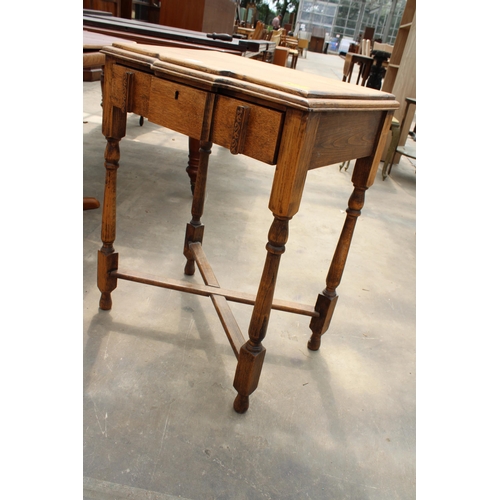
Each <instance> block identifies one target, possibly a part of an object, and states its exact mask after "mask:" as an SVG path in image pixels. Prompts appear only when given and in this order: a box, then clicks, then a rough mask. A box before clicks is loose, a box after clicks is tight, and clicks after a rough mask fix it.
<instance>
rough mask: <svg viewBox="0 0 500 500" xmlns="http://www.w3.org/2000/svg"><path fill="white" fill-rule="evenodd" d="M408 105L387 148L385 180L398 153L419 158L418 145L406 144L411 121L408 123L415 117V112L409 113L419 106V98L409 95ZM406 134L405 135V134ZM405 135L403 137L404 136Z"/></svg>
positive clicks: (384, 168)
mask: <svg viewBox="0 0 500 500" xmlns="http://www.w3.org/2000/svg"><path fill="white" fill-rule="evenodd" d="M405 101H406V105H405V110H404V113H403V119H402V120H401V126H400V127H399V128H397V129H395V130H393V134H395V136H393V140H392V141H391V145H390V146H389V149H388V150H387V155H386V160H385V162H384V167H383V169H382V178H383V179H384V180H385V179H386V178H387V176H388V175H390V174H391V169H392V164H393V163H394V159H395V157H396V155H397V154H399V155H402V156H407V157H409V158H413V159H414V160H416V159H417V148H416V146H412V145H411V144H408V145H407V144H406V142H407V137H408V135H407V133H406V132H405V131H408V130H409V127H410V125H411V123H408V122H409V121H410V120H412V119H413V113H411V114H410V113H408V111H409V110H410V107H411V106H413V105H414V106H415V109H416V107H417V100H416V99H413V98H411V97H407V98H406V99H405ZM403 134H404V135H403ZM402 135H403V137H402Z"/></svg>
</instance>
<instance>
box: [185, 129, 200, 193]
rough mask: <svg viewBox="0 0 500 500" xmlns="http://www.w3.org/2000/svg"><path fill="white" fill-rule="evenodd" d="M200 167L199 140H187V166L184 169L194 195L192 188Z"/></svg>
mask: <svg viewBox="0 0 500 500" xmlns="http://www.w3.org/2000/svg"><path fill="white" fill-rule="evenodd" d="M199 165H200V140H199V139H193V138H192V137H190V138H189V155H188V166H187V167H186V172H187V174H188V176H189V181H190V183H191V192H192V193H193V194H194V187H195V185H196V177H197V174H198V168H199Z"/></svg>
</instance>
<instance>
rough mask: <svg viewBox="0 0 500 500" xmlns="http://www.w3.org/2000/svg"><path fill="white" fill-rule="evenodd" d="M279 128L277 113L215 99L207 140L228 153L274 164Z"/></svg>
mask: <svg viewBox="0 0 500 500" xmlns="http://www.w3.org/2000/svg"><path fill="white" fill-rule="evenodd" d="M242 117H243V118H242ZM282 126H283V113H282V112H281V111H276V110H274V109H269V108H265V107H263V106H259V105H256V104H250V103H248V102H245V101H240V100H238V99H233V98H229V97H226V96H217V100H216V104H215V110H214V115H213V121H212V136H211V140H212V142H214V143H215V144H218V145H220V146H222V147H225V148H227V149H229V150H231V151H232V152H235V153H236V152H237V153H241V154H244V155H246V156H250V157H251V158H255V159H256V160H259V161H262V162H264V163H268V164H270V165H274V164H275V163H276V160H277V156H278V148H279V139H280V136H281V129H282ZM235 141H236V142H238V143H239V144H238V146H237V147H235V145H234V144H235Z"/></svg>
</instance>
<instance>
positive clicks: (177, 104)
mask: <svg viewBox="0 0 500 500" xmlns="http://www.w3.org/2000/svg"><path fill="white" fill-rule="evenodd" d="M207 98H208V93H207V92H206V91H203V90H198V89H193V88H191V87H187V86H185V85H181V84H179V83H174V82H169V81H167V80H162V79H161V78H155V77H153V79H152V82H151V95H150V101H149V112H148V115H147V117H148V119H149V120H150V121H152V122H153V123H156V124H157V125H161V126H163V127H166V128H169V129H171V130H175V131H176V132H179V133H180V134H184V135H187V136H189V137H192V138H193V139H201V138H202V131H203V121H204V119H205V110H206V109H207V106H206V104H207ZM207 111H208V109H207Z"/></svg>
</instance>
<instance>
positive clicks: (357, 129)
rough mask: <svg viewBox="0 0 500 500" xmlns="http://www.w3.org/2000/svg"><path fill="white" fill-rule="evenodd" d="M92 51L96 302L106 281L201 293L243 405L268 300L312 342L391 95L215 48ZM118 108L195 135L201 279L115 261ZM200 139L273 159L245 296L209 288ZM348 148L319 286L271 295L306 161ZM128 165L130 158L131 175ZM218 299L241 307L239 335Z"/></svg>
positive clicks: (256, 372) (188, 248) (206, 151)
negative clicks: (304, 328)
mask: <svg viewBox="0 0 500 500" xmlns="http://www.w3.org/2000/svg"><path fill="white" fill-rule="evenodd" d="M104 52H105V54H106V65H105V76H104V85H105V90H104V102H103V134H104V135H105V137H106V140H107V146H106V149H105V167H106V182H105V186H106V187H105V194H104V201H103V212H102V232H101V236H102V247H101V249H100V250H99V252H98V287H99V289H100V291H101V299H100V302H99V306H100V308H101V309H104V310H109V309H111V306H112V302H111V293H112V291H113V290H114V289H115V288H116V287H117V282H118V279H124V280H128V281H133V282H137V283H142V284H148V285H153V286H158V287H162V288H167V289H174V290H178V291H183V292H188V293H194V294H198V295H204V296H209V297H210V298H211V300H212V302H213V303H214V306H215V308H216V310H217V314H218V315H219V318H220V319H221V322H222V325H223V328H224V330H225V332H226V335H227V337H228V339H229V342H230V344H231V347H232V349H233V351H234V353H235V356H236V357H237V367H236V373H235V377H234V382H233V385H234V388H235V389H236V391H237V396H236V399H235V401H234V404H233V407H234V409H235V411H237V412H239V413H243V412H245V411H246V410H247V409H248V406H249V396H250V394H252V393H253V392H254V391H255V389H256V388H257V385H258V381H259V377H260V373H261V369H262V366H263V362H264V356H265V348H264V346H263V345H262V341H263V340H264V337H265V335H266V331H267V326H268V322H269V317H270V314H271V309H273V308H274V309H279V310H282V311H288V312H291V313H295V314H302V315H306V316H309V317H311V321H310V328H311V331H312V335H311V338H310V340H309V343H308V347H309V349H311V350H317V349H319V347H320V343H321V336H322V335H323V334H324V333H325V332H326V330H327V329H328V327H329V325H330V321H331V318H332V315H333V312H334V309H335V305H336V303H337V299H338V296H337V287H338V286H339V284H340V280H341V277H342V274H343V271H344V266H345V262H346V259H347V255H348V252H349V247H350V243H351V239H352V236H353V232H354V227H355V224H356V220H357V218H358V217H359V215H360V213H361V208H362V207H363V204H364V197H365V191H366V189H367V188H368V187H369V186H371V184H373V181H374V178H375V175H376V173H377V168H378V164H379V162H380V158H381V155H382V150H383V145H384V143H385V138H386V136H387V132H388V130H389V127H390V124H391V119H392V116H393V114H394V110H395V109H396V108H397V107H398V103H397V102H396V101H395V100H394V96H392V95H391V94H387V93H383V92H380V91H377V90H372V89H367V88H365V87H361V86H356V85H350V84H346V83H343V82H338V81H335V80H331V79H328V78H322V77H318V76H315V77H314V78H311V76H310V75H309V74H306V73H302V72H300V71H297V70H292V69H289V68H283V67H279V66H275V65H269V66H268V67H266V71H265V72H263V71H262V63H260V62H258V61H254V60H251V59H246V58H243V57H236V56H234V55H231V54H224V53H220V52H207V51H198V50H190V49H173V48H162V47H152V46H145V45H138V46H135V47H134V48H133V50H131V49H130V48H128V47H127V46H126V45H120V44H114V45H113V46H112V47H106V48H105V49H104ZM128 112H133V113H136V114H139V115H143V116H146V117H148V119H149V120H150V121H151V122H153V123H156V124H158V125H161V126H164V127H167V128H169V129H172V130H175V131H177V132H179V133H181V134H185V135H187V136H189V137H193V138H196V139H198V140H199V141H200V145H201V148H200V152H201V155H200V164H199V171H198V179H197V182H196V186H195V191H194V196H193V202H192V208H191V221H190V222H189V223H188V224H187V227H186V234H185V240H184V256H185V257H186V265H185V268H184V273H185V274H186V275H193V274H194V273H195V268H196V266H197V267H198V269H199V271H200V274H201V277H202V279H203V281H204V284H194V283H192V282H186V281H182V280H176V279H168V278H162V277H158V276H148V275H146V274H143V273H141V272H140V270H138V271H127V270H123V269H119V266H118V253H117V252H116V250H115V248H114V242H115V233H116V196H117V193H116V182H117V172H118V167H119V160H120V147H119V143H120V140H121V139H122V138H123V137H125V135H126V124H127V113H128ZM212 144H218V145H220V146H222V147H224V148H227V149H229V150H230V151H231V153H233V154H235V155H236V154H244V155H246V156H249V157H251V158H254V159H256V160H259V161H261V162H264V163H267V164H269V165H276V167H275V174H274V179H273V183H272V189H271V194H270V200H269V209H270V210H271V212H272V213H273V216H274V220H273V222H272V224H271V227H270V230H269V233H268V243H267V245H266V249H267V255H266V260H265V264H264V268H263V272H262V277H261V280H260V284H259V287H258V291H257V294H256V295H255V296H254V295H249V294H245V293H240V292H236V291H232V290H228V289H224V288H222V287H220V285H219V282H218V281H217V278H216V276H215V274H214V272H213V270H212V268H211V267H210V264H209V263H208V261H207V258H206V256H205V253H204V250H203V247H202V242H203V233H204V226H203V224H202V222H201V217H202V214H203V209H204V200H205V188H206V181H207V172H208V159H209V155H210V152H211V148H212ZM354 158H356V159H357V161H356V164H355V167H354V171H353V175H352V182H353V185H354V190H353V192H352V195H351V197H350V198H349V201H348V208H347V209H346V219H345V223H344V226H343V229H342V231H341V233H340V238H339V242H338V245H337V248H336V251H335V254H334V256H333V260H332V263H331V266H330V269H329V270H328V272H327V277H326V288H325V289H324V290H323V292H321V293H320V294H319V295H318V297H317V300H316V304H315V305H314V306H309V305H303V304H297V303H294V302H288V301H283V300H276V299H275V298H274V289H275V285H276V280H277V275H278V268H279V263H280V258H281V255H282V254H283V252H284V251H285V244H286V242H287V239H288V223H289V221H290V219H292V217H293V216H294V215H295V214H296V213H297V212H298V210H299V207H300V202H301V198H302V192H303V189H304V185H305V180H306V176H307V172H308V170H311V169H315V168H319V167H323V166H326V165H331V164H334V163H339V162H342V161H344V160H349V159H354ZM139 167H140V166H139ZM140 172H141V169H140V168H138V169H137V173H138V175H140ZM230 174H231V175H238V173H237V172H231V173H230ZM228 175H229V174H228ZM144 195H145V196H147V193H144ZM230 208H231V207H229V208H228V209H230ZM315 243H316V244H320V242H315ZM220 244H221V245H223V244H224V242H220ZM228 301H235V302H240V303H246V304H250V305H253V312H252V316H251V320H250V325H249V328H248V340H246V338H245V337H244V335H243V334H242V332H241V330H240V328H239V326H238V324H237V322H236V320H235V318H234V317H233V315H232V313H231V310H230V308H229V304H228Z"/></svg>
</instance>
